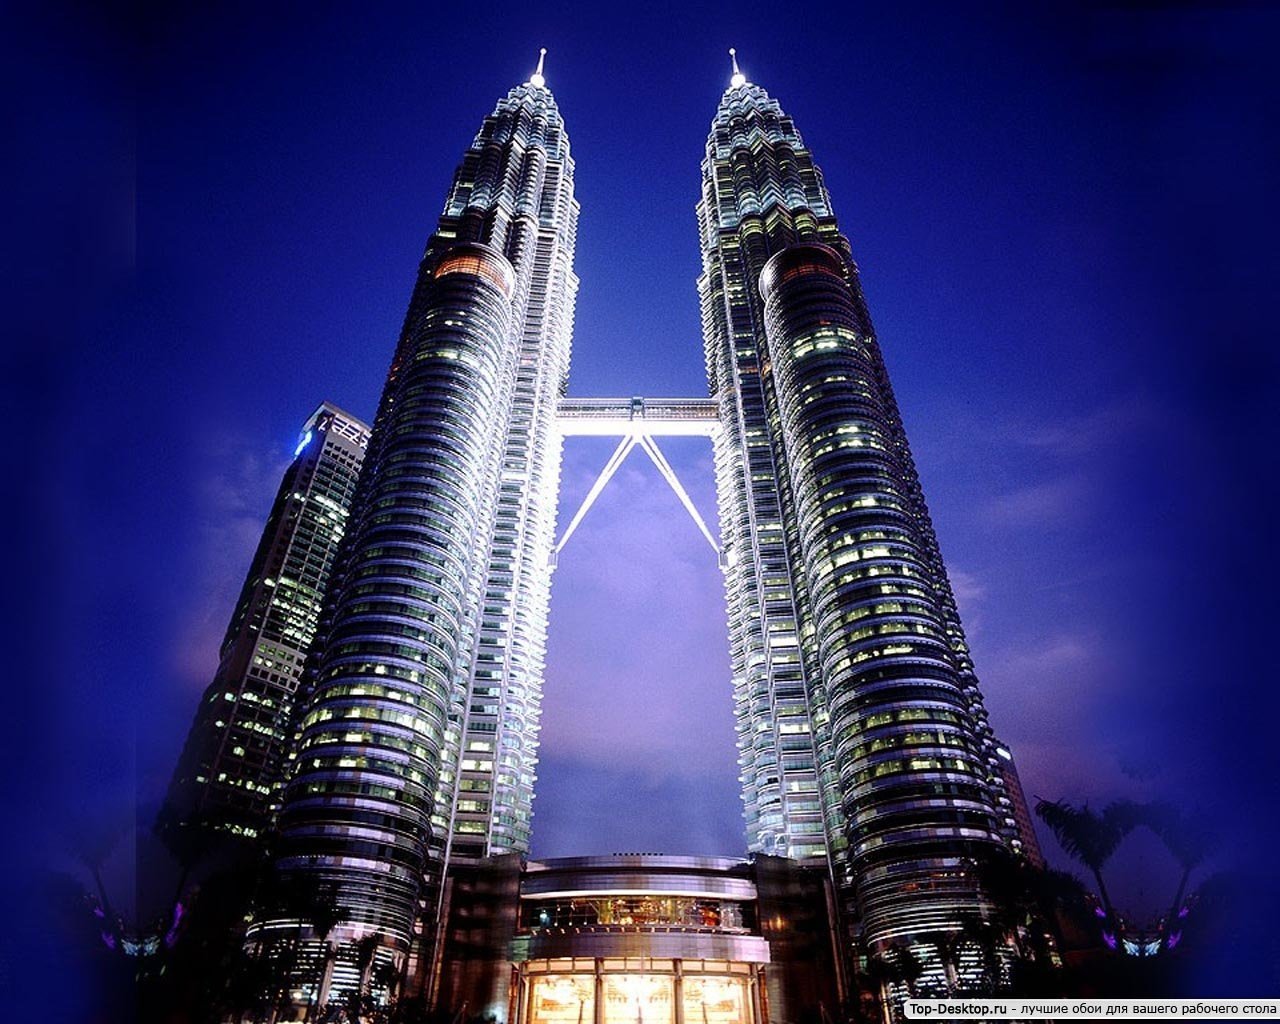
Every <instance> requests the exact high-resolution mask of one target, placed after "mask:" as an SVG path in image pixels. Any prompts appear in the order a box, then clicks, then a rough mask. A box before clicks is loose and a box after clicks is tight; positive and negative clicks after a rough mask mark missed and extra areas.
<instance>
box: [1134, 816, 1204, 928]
mask: <svg viewBox="0 0 1280 1024" xmlns="http://www.w3.org/2000/svg"><path fill="white" fill-rule="evenodd" d="M1144 812H1145V813H1144V815H1143V818H1144V822H1145V824H1146V825H1147V827H1148V828H1150V829H1151V831H1152V832H1154V833H1155V834H1156V835H1157V836H1159V837H1160V841H1161V842H1162V843H1164V846H1165V849H1167V850H1168V851H1169V852H1170V853H1171V854H1173V857H1174V859H1175V860H1176V861H1177V862H1178V866H1179V867H1181V868H1182V877H1181V878H1179V879H1178V889H1177V892H1176V893H1175V894H1174V897H1173V904H1172V906H1170V907H1169V913H1168V915H1167V916H1166V917H1165V925H1164V940H1165V942H1166V943H1167V942H1168V940H1169V938H1170V936H1171V934H1172V932H1173V928H1174V926H1175V925H1176V924H1177V922H1178V915H1179V914H1181V913H1182V900H1183V897H1185V896H1186V894H1187V882H1188V880H1189V879H1190V878H1191V872H1192V871H1193V870H1195V869H1196V868H1197V867H1199V866H1200V865H1201V864H1202V863H1203V862H1204V859H1205V858H1206V857H1207V856H1208V855H1209V853H1210V851H1211V850H1212V849H1213V843H1214V840H1213V837H1212V836H1211V835H1210V834H1209V833H1208V832H1206V831H1205V830H1204V829H1202V828H1199V827H1198V826H1197V825H1196V823H1195V821H1194V819H1193V817H1192V816H1191V815H1189V814H1184V813H1183V812H1181V811H1179V810H1178V809H1177V808H1175V807H1172V806H1170V805H1169V804H1155V803H1153V804H1147V805H1146V807H1145V808H1144Z"/></svg>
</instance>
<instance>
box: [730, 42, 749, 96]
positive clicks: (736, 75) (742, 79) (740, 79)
mask: <svg viewBox="0 0 1280 1024" xmlns="http://www.w3.org/2000/svg"><path fill="white" fill-rule="evenodd" d="M729 59H730V60H731V61H733V77H732V78H730V79H729V87H730V88H731V89H736V88H738V87H739V86H741V85H746V84H747V76H746V75H744V74H743V73H742V72H741V71H739V70H738V51H737V50H735V49H734V48H733V47H732V46H731V47H729Z"/></svg>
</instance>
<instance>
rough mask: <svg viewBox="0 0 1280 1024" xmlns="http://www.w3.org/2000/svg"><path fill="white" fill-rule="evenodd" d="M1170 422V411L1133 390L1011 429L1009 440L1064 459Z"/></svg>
mask: <svg viewBox="0 0 1280 1024" xmlns="http://www.w3.org/2000/svg"><path fill="white" fill-rule="evenodd" d="M1169 425H1170V419H1169V416H1168V414H1167V413H1166V412H1165V410H1164V409H1162V408H1161V407H1160V405H1159V404H1158V403H1157V402H1156V401H1155V400H1154V399H1152V398H1151V397H1150V396H1149V395H1146V394H1143V393H1141V392H1132V393H1129V394H1127V395H1121V396H1119V397H1118V398H1116V399H1115V400H1113V401H1111V402H1108V403H1107V404H1106V405H1102V406H1099V407H1098V408H1096V409H1091V410H1088V411H1085V412H1082V413H1080V414H1078V415H1075V416H1071V417H1067V418H1065V419H1060V420H1058V421H1057V422H1039V423H1037V424H1036V425H1035V426H1033V427H1031V428H1024V429H1017V430H1012V431H1010V432H1009V438H1010V440H1013V441H1014V442H1016V443H1019V444H1024V445H1027V446H1029V447H1031V448H1036V449H1039V450H1041V451H1043V452H1045V453H1047V454H1052V455H1056V456H1059V457H1062V458H1064V459H1074V458H1079V457H1080V456H1085V455H1093V454H1096V453H1097V452H1099V451H1101V450H1105V449H1107V448H1112V447H1115V446H1116V445H1117V444H1123V443H1125V441H1126V440H1127V439H1130V438H1132V437H1134V436H1135V435H1147V434H1150V433H1151V432H1153V431H1156V430H1161V429H1165V428H1167V427H1168V426H1169Z"/></svg>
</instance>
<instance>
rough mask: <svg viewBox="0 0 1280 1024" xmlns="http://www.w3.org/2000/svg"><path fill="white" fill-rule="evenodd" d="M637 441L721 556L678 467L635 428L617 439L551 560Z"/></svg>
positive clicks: (648, 437)
mask: <svg viewBox="0 0 1280 1024" xmlns="http://www.w3.org/2000/svg"><path fill="white" fill-rule="evenodd" d="M637 445H639V446H640V448H641V449H642V450H643V451H644V453H645V454H646V455H648V456H649V460H650V461H651V462H652V463H653V464H654V465H655V466H656V467H657V469H658V472H659V473H660V474H662V479H663V480H665V481H666V482H667V484H668V485H669V486H670V487H671V489H672V490H673V491H675V494H676V497H677V498H679V499H680V504H681V505H683V506H684V508H685V511H686V512H688V513H689V516H690V517H691V518H692V519H693V522H694V525H695V526H697V527H698V530H699V532H700V533H701V534H702V536H703V537H704V538H706V541H707V543H708V544H710V545H711V550H712V551H714V552H715V554H716V556H717V558H719V556H720V554H721V552H720V545H719V544H717V543H716V540H715V538H714V537H713V536H712V535H711V531H710V530H709V529H707V524H706V523H705V522H704V521H703V519H702V516H701V515H700V514H699V512H698V508H697V506H696V505H694V503H693V501H692V500H691V499H690V497H689V493H688V492H687V491H686V490H685V489H684V485H683V484H682V483H680V478H679V477H678V476H676V471H675V470H674V469H672V468H671V463H669V462H668V461H667V457H666V456H665V455H663V454H662V450H661V449H660V448H659V447H658V442H657V441H655V440H654V439H653V436H652V435H651V434H647V433H644V432H642V431H633V432H629V433H627V434H625V435H624V436H623V438H622V440H620V441H619V442H618V447H616V448H615V449H614V450H613V454H612V455H610V456H609V461H608V462H606V463H605V465H604V469H602V470H601V471H600V475H599V476H598V477H596V480H595V483H593V484H592V485H591V490H589V491H587V496H586V497H585V498H583V499H582V504H581V505H580V506H578V511H577V512H575V513H574V514H573V518H572V519H571V520H569V525H568V526H567V527H566V528H565V531H564V535H563V536H562V537H561V538H560V540H559V542H558V543H557V544H556V546H555V550H554V551H552V552H551V559H550V562H551V564H552V565H555V564H556V562H557V561H559V558H560V552H561V551H563V550H564V546H565V545H566V544H568V543H569V538H570V537H572V536H573V534H574V531H575V530H577V528H578V526H579V524H580V523H581V522H582V520H583V519H584V518H586V515H587V513H588V512H589V511H590V510H591V506H592V505H594V504H595V503H596V499H597V498H598V497H600V492H601V491H603V490H604V489H605V487H606V486H607V485H608V483H609V481H610V480H612V479H613V476H614V474H615V473H617V472H618V467H619V466H621V465H622V463H623V462H624V461H625V460H626V457H627V456H628V455H629V454H630V453H631V449H632V448H635V447H636V446H637Z"/></svg>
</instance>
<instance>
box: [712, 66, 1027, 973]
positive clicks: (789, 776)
mask: <svg viewBox="0 0 1280 1024" xmlns="http://www.w3.org/2000/svg"><path fill="white" fill-rule="evenodd" d="M702 179H703V180H702V197H701V200H700V202H699V204H698V220H699V227H700V234H701V243H702V256H703V273H702V275H701V277H700V279H699V293H700V296H701V300H702V321H703V332H704V339H705V355H706V365H707V374H708V378H709V382H710V389H711V394H712V395H713V396H714V397H716V398H717V399H718V400H719V403H720V419H721V426H722V430H721V431H720V432H719V434H718V435H717V438H716V472H717V483H718V490H719V500H720V525H721V542H722V545H723V548H724V552H725V557H724V564H725V576H726V593H727V599H728V612H729V629H730V646H731V657H732V663H733V674H734V694H735V705H736V714H737V731H738V749H739V765H740V768H741V782H742V789H743V799H744V803H745V809H746V818H747V825H748V843H749V847H750V849H751V850H753V851H757V852H761V853H769V854H776V855H779V856H784V857H791V858H801V859H803V858H809V857H818V856H826V857H828V858H830V861H831V864H832V867H833V874H834V876H835V879H836V883H837V886H838V887H839V888H840V889H841V890H842V896H843V898H844V899H846V900H848V901H850V907H849V912H848V913H847V915H846V919H847V920H851V921H852V920H856V921H857V922H858V925H857V927H858V929H859V930H860V933H861V937H862V939H863V941H864V942H865V944H866V948H868V949H869V950H871V951H876V950H881V951H883V950H885V949H887V948H888V947H889V946H890V945H891V944H895V943H908V944H912V945H917V946H918V949H919V950H920V951H921V953H922V959H923V960H924V962H925V965H926V967H927V968H928V969H930V970H933V971H937V972H939V973H940V972H941V966H940V964H939V963H938V958H937V956H936V955H931V950H932V952H933V954H936V950H937V940H938V939H939V937H940V936H942V935H944V934H946V933H953V932H956V931H958V930H959V928H960V921H961V919H962V917H963V915H965V914H968V913H972V914H982V913H983V912H984V910H985V907H986V904H985V898H984V896H983V895H982V893H981V891H980V890H979V888H978V887H977V884H976V881H975V880H974V873H973V872H972V871H970V870H969V868H968V866H969V864H970V863H971V862H972V861H973V860H976V859H982V858H985V857H989V856H991V855H992V854H993V853H998V852H1000V851H1004V850H1009V849H1014V850H1016V849H1017V848H1018V847H1019V846H1020V845H1021V844H1020V840H1019V838H1018V832H1017V828H1016V824H1015V820H1014V815H1013V805H1012V803H1011V801H1010V798H1009V796H1008V795H1007V793H1006V791H1005V783H1004V776H1003V773H1002V770H1001V765H1000V761H999V754H998V752H997V744H996V742H995V740H994V738H993V735H992V731H991V728H990V726H989V725H988V724H987V714H986V711H985V709H984V708H983V703H982V696H981V694H980V693H979V690H978V683H977V679H976V678H975V676H974V672H973V665H972V662H971V660H970V656H969V651H968V648H967V646H966V644H965V639H964V631H963V629H962V628H961V625H960V619H959V616H958V614H957V611H956V604H955V599H954V597H953V595H952V591H951V586H950V584H949V582H948V579H947V574H946V570H945V568H944V567H943V563H942V558H941V555H940V554H939V551H938V543H937V540H936V538H935V536H934V531H933V526H932V524H931V522H930V518H929V511H928V508H927V507H926V506H925V501H924V497H923V494H922V492H921V489H920V483H919V480H918V478H917V475H916V470H915V466H914V464H913V461H912V457H911V452H910V449H909V448H908V445H907V439H906V435H905V433H904V431H903V427H902V421H901V418H900V416H899V414H898V408H897V404H896V402H895V400H894V396H893V391H892V389H891V387H890V384H889V379H888V376H887V374H886V372H885V367H884V363H883V361H882V359H881V354H880V349H879V346H878V344H877V341H876V338H875V334H874V331H873V329H872V326H871V321H870V318H869V316H868V314H867V308H866V304H865V302H864V301H863V296H862V289H861V286H860V284H859V278H858V268H857V265H856V264H855V263H854V260H853V256H852V253H851V251H850V247H849V242H848V240H847V239H846V238H845V236H844V235H842V234H841V233H840V229H839V227H838V225H837V223H836V218H835V215H834V213H833V212H832V208H831V200H830V196H829V195H828V193H827V190H826V188H825V186H824V184H823V180H822V175H821V172H820V171H819V170H818V168H817V167H816V166H815V164H814V162H813V157H812V154H811V153H810V152H809V150H808V148H807V147H806V146H805V144H804V142H803V140H802V139H801V137H800V134H799V132H798V131H797V130H796V127H795V125H794V123H793V122H792V120H791V118H789V117H788V116H787V115H786V114H785V113H784V112H783V110H782V109H781V107H780V106H779V105H778V103H777V101H776V100H774V99H771V98H770V97H769V95H768V94H767V93H766V92H765V90H764V89H762V88H760V87H759V86H757V85H754V84H751V83H749V82H748V81H747V80H746V78H745V76H744V75H742V74H741V73H740V72H739V71H738V69H737V65H736V61H735V64H734V75H733V78H732V81H731V84H730V87H729V88H728V90H727V91H726V92H725V93H724V96H723V97H722V99H721V101H720V106H719V109H718V110H717V111H716V115H715V118H714V120H713V122H712V126H711V133H710V136H709V137H708V140H707V149H706V156H705V158H704V160H703V164H702Z"/></svg>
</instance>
